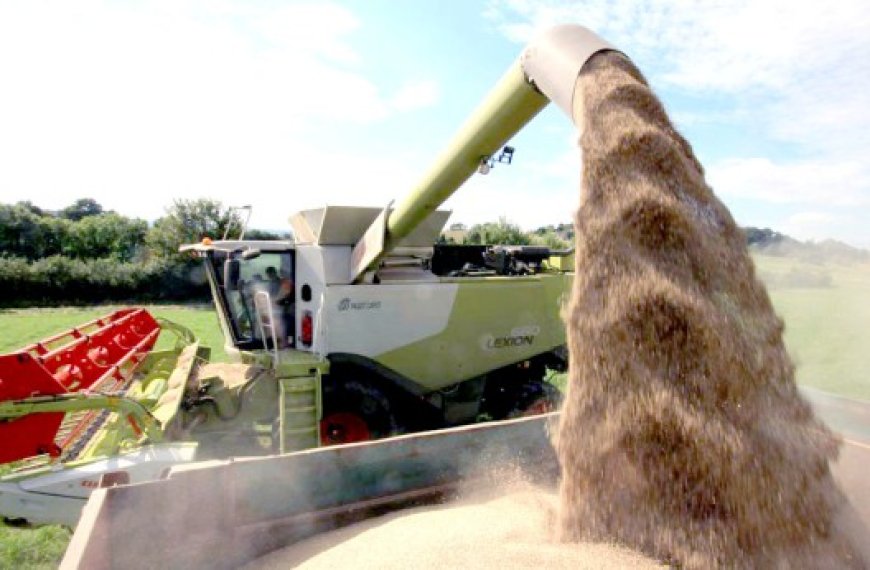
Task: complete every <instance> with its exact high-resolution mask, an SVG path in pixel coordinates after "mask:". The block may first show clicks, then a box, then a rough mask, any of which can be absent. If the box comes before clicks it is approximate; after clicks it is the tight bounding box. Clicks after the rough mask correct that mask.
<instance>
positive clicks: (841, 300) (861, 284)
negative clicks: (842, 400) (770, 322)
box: [755, 256, 870, 400]
mask: <svg viewBox="0 0 870 570" xmlns="http://www.w3.org/2000/svg"><path fill="white" fill-rule="evenodd" d="M755 261H756V267H757V269H758V273H759V275H760V276H761V278H762V280H764V281H765V283H766V284H767V286H768V291H769V293H770V297H771V299H772V301H773V305H774V307H775V308H776V311H777V313H779V315H780V316H781V317H782V318H783V320H784V321H785V341H786V345H787V347H788V350H789V353H790V354H791V356H792V358H793V360H794V361H795V364H796V365H797V381H798V383H799V384H803V385H806V386H812V387H814V388H818V389H820V390H825V391H827V392H832V393H835V394H840V395H843V396H847V397H850V398H859V399H862V400H870V375H868V368H867V364H870V264H848V265H847V264H836V263H825V264H821V263H810V262H806V261H796V260H793V259H788V258H782V257H770V256H756V257H755Z"/></svg>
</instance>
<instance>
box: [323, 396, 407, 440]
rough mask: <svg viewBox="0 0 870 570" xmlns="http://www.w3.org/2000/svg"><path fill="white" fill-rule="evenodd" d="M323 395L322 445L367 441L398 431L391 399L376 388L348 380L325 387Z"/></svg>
mask: <svg viewBox="0 0 870 570" xmlns="http://www.w3.org/2000/svg"><path fill="white" fill-rule="evenodd" d="M323 397H324V401H323V419H322V420H321V421H320V441H321V444H322V445H338V444H342V443H354V442H358V441H368V440H370V439H379V438H382V437H388V436H390V435H393V434H395V433H396V420H395V417H394V416H393V414H392V412H391V411H390V402H389V400H388V399H387V398H386V396H384V394H383V393H382V392H381V391H380V390H378V389H377V388H374V387H372V386H369V385H367V384H363V383H360V382H347V383H344V384H342V385H341V386H339V387H336V388H335V389H333V390H330V391H326V392H325V393H324V396H323Z"/></svg>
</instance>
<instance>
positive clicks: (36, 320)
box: [0, 305, 227, 362]
mask: <svg viewBox="0 0 870 570" xmlns="http://www.w3.org/2000/svg"><path fill="white" fill-rule="evenodd" d="M117 308H119V307H114V306H108V305H105V306H99V307H85V308H80V307H67V308H57V309H55V308H52V309H0V354H3V353H6V352H10V351H13V350H16V349H18V348H22V347H23V346H25V345H27V344H28V343H32V342H36V341H39V340H41V339H43V338H46V337H48V336H51V335H52V334H55V333H58V332H61V331H64V330H67V329H70V328H72V327H74V326H77V325H81V324H83V323H85V322H87V321H90V320H92V319H95V318H98V317H101V316H103V315H106V314H108V313H111V312H112V311H113V310H115V309H117ZM146 308H147V309H148V310H149V311H150V312H151V314H152V315H154V316H155V317H160V318H164V319H168V320H170V321H175V322H176V323H179V324H181V325H184V326H186V327H187V328H189V329H191V330H192V331H193V333H194V334H195V335H196V336H197V337H198V338H199V339H200V342H201V343H202V344H204V345H206V346H209V347H211V349H212V360H215V361H221V362H222V361H225V360H226V358H227V357H226V354H225V353H224V351H223V344H224V341H223V337H222V336H221V332H220V328H219V327H218V321H217V317H216V316H215V314H214V310H213V309H212V306H211V305H190V306H183V305H147V306H146ZM174 339H175V337H174V336H173V335H172V334H171V333H165V334H162V335H161V337H160V339H159V340H158V341H157V348H162V347H166V346H171V345H172V343H173V342H174Z"/></svg>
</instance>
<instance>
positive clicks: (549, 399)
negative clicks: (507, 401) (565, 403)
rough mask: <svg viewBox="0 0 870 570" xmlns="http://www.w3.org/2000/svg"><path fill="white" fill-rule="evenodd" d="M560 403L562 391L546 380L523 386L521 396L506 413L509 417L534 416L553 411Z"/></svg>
mask: <svg viewBox="0 0 870 570" xmlns="http://www.w3.org/2000/svg"><path fill="white" fill-rule="evenodd" d="M561 403H562V392H560V391H559V389H558V388H556V387H555V386H553V385H552V384H550V383H548V382H538V383H535V384H533V385H528V386H526V387H525V390H524V393H523V396H522V397H521V399H520V401H519V402H518V403H517V405H516V407H515V408H514V409H513V410H512V411H511V413H510V414H508V417H509V418H519V417H526V416H536V415H538V414H546V413H548V412H555V411H556V410H558V409H559V406H560V405H561Z"/></svg>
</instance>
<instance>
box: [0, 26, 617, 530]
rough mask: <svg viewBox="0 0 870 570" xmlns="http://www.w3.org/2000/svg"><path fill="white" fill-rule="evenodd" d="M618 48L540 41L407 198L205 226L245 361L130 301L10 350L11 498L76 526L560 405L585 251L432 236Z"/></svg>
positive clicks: (15, 511) (230, 348)
mask: <svg viewBox="0 0 870 570" xmlns="http://www.w3.org/2000/svg"><path fill="white" fill-rule="evenodd" d="M602 49H612V48H610V46H608V45H607V44H606V43H605V42H603V41H602V40H600V39H599V38H598V37H597V36H595V35H594V34H592V33H590V32H588V31H587V30H585V29H583V28H579V27H571V26H568V27H561V28H554V29H553V30H552V31H551V32H550V33H549V34H548V35H545V36H544V37H543V38H542V39H541V40H540V41H539V42H537V43H535V44H533V45H532V46H530V47H529V48H528V49H527V50H526V51H525V52H524V54H523V55H522V57H521V58H520V59H519V60H518V61H517V63H516V64H515V65H514V66H512V67H511V68H510V69H509V70H508V72H507V73H506V74H505V76H504V77H503V78H502V80H501V81H500V82H499V84H498V85H497V86H496V87H495V89H494V90H493V92H492V93H491V95H490V96H489V97H488V98H487V99H486V100H485V101H484V102H483V104H482V105H481V107H480V108H479V109H478V110H477V111H476V112H475V113H474V114H473V115H472V117H471V118H470V119H469V121H468V122H467V123H466V125H465V126H464V127H463V129H461V130H460V132H459V133H458V135H457V136H456V138H455V139H454V141H453V142H452V143H451V144H450V145H449V146H448V148H447V150H446V151H445V152H444V153H443V154H442V156H441V157H440V158H439V159H438V160H437V161H436V162H435V164H434V165H433V167H432V168H431V169H430V170H429V172H428V173H427V174H426V175H425V176H424V177H423V178H422V180H421V182H420V183H419V185H418V186H417V187H416V188H414V189H413V190H412V192H411V193H410V194H409V195H408V197H407V198H406V199H405V200H404V201H402V202H400V203H399V204H397V205H396V206H395V207H387V208H385V209H378V208H353V207H326V208H322V209H318V210H308V211H303V212H299V213H298V214H296V215H294V216H293V217H292V218H291V225H292V227H293V232H294V235H295V240H293V241H245V240H244V239H238V240H220V241H211V240H204V241H203V242H202V243H198V244H191V245H185V246H182V248H181V249H182V251H189V252H192V253H193V254H195V255H198V256H199V257H201V258H202V260H203V262H204V264H205V267H206V270H207V275H208V279H209V284H210V287H211V291H212V296H213V299H214V304H215V309H216V313H217V316H218V320H219V322H220V326H221V329H222V331H223V334H224V338H225V339H226V344H225V348H226V351H227V352H228V354H230V356H231V357H232V358H233V359H234V360H235V361H236V362H237V364H235V365H224V366H216V365H210V364H208V363H207V358H208V351H207V350H206V349H204V348H202V347H199V346H198V343H197V342H196V341H195V339H193V338H192V335H190V334H189V333H188V332H186V331H185V330H184V329H183V327H180V326H178V325H175V324H171V323H163V324H162V330H164V331H167V330H168V331H171V332H173V333H175V334H176V335H177V337H178V342H177V344H176V347H175V349H174V350H170V351H160V352H154V351H153V346H154V341H155V340H156V337H157V335H158V334H159V331H160V330H161V325H159V324H158V323H157V322H156V321H155V320H154V319H153V318H152V317H151V316H150V315H148V313H147V312H145V311H144V310H142V309H125V310H122V311H119V312H117V313H114V314H112V315H109V316H107V317H105V318H104V319H100V320H98V321H95V322H94V323H89V324H88V325H85V326H82V327H77V328H75V329H72V330H71V331H69V332H67V333H65V334H64V335H59V336H58V337H55V338H52V339H47V340H46V341H43V342H42V343H37V344H35V345H33V346H29V347H26V348H24V349H22V350H20V351H18V352H16V353H13V354H10V355H6V356H4V357H2V360H0V438H2V441H3V448H2V450H0V463H11V464H12V471H11V473H10V474H7V475H5V476H4V477H2V479H0V515H2V516H4V517H5V518H6V520H8V521H13V522H20V523H31V524H39V523H50V522H57V523H63V524H67V525H74V524H75V523H76V521H77V519H78V517H79V513H80V510H81V507H82V506H83V505H84V503H85V500H86V499H87V497H88V495H89V494H90V492H91V491H92V490H93V489H94V488H100V487H106V486H113V485H118V484H126V483H137V482H141V481H146V480H152V479H158V478H160V477H164V476H166V474H167V473H168V472H169V469H170V468H171V467H173V466H178V465H181V464H185V463H190V462H191V461H194V460H201V459H215V458H227V457H239V456H252V455H264V454H272V453H282V454H283V453H288V452H294V451H298V450H303V449H308V448H314V447H318V446H322V445H333V444H346V443H354V442H360V441H364V440H369V439H379V438H384V437H389V436H393V435H398V434H402V433H407V432H418V431H423V430H433V429H440V428H445V427H450V426H457V425H462V424H469V423H474V422H479V421H492V420H503V419H507V418H512V417H515V416H522V415H528V414H536V413H541V412H545V411H549V410H552V409H554V408H555V407H556V405H557V404H558V400H559V393H558V390H556V389H555V388H554V387H553V386H552V385H551V384H549V383H548V382H547V379H548V375H549V374H550V373H551V372H559V371H564V370H565V369H566V368H567V351H566V347H565V329H564V325H563V323H562V321H561V316H560V311H561V308H562V306H563V304H564V301H565V299H566V296H567V294H568V291H569V289H570V284H571V280H572V275H571V273H570V271H567V270H566V268H567V267H570V265H571V264H570V262H569V261H568V260H569V258H570V252H553V251H550V250H549V249H547V248H544V247H525V246H502V245H492V246H449V245H435V242H436V239H437V237H438V236H439V234H440V232H441V229H442V228H443V226H444V224H445V222H446V220H447V217H448V215H449V212H445V211H440V210H438V206H439V205H440V204H442V203H443V202H444V201H445V200H446V199H447V198H448V197H449V196H450V195H451V194H452V193H453V192H454V191H456V190H457V189H458V188H459V187H460V186H461V185H462V184H463V183H464V182H465V181H466V180H467V179H468V178H469V177H470V176H472V175H473V174H474V173H476V172H479V173H481V174H486V173H488V172H489V170H490V169H491V168H493V167H494V166H496V165H498V164H503V163H509V162H510V161H511V158H512V156H513V149H512V148H511V147H506V146H504V145H505V144H506V143H507V142H508V140H509V139H510V137H512V136H513V135H514V134H515V133H516V132H517V131H519V130H520V129H521V128H522V127H523V126H524V125H525V124H526V123H527V122H528V121H529V120H531V119H532V118H533V117H534V116H535V115H536V114H537V113H538V112H539V111H540V110H541V109H542V108H543V107H544V106H546V104H547V103H548V101H549V100H550V99H552V100H554V101H555V102H556V103H557V104H559V105H560V106H561V107H562V108H563V109H565V110H566V111H567V112H568V113H569V114H570V113H571V100H572V96H573V89H574V80H575V78H576V77H577V74H578V73H579V70H580V68H581V66H582V65H583V63H584V62H585V61H586V60H587V59H588V58H589V57H591V55H592V54H594V53H596V52H597V51H599V50H602Z"/></svg>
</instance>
